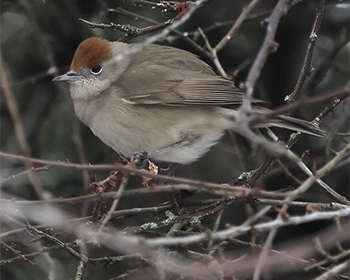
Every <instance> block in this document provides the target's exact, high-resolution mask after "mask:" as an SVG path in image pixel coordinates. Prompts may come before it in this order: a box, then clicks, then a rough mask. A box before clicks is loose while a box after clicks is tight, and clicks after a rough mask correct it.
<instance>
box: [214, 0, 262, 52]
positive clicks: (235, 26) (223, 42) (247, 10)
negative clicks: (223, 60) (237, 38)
mask: <svg viewBox="0 0 350 280" xmlns="http://www.w3.org/2000/svg"><path fill="white" fill-rule="evenodd" d="M258 2H259V0H252V1H251V2H250V3H249V5H248V6H247V7H244V8H243V9H242V13H241V14H240V16H239V17H238V19H237V20H236V21H235V23H234V24H233V26H232V27H231V29H230V31H229V32H228V33H227V34H226V35H225V36H224V37H223V38H222V39H221V41H220V42H219V43H218V44H217V45H216V46H215V48H214V52H215V53H218V52H219V51H220V50H221V49H222V48H223V47H224V46H225V45H226V44H227V42H228V41H229V40H231V38H232V36H233V35H234V33H236V31H238V29H239V27H240V26H241V24H242V23H243V22H244V20H245V19H246V18H247V16H248V14H249V13H250V12H251V10H253V8H254V7H255V5H256V4H257V3H258Z"/></svg>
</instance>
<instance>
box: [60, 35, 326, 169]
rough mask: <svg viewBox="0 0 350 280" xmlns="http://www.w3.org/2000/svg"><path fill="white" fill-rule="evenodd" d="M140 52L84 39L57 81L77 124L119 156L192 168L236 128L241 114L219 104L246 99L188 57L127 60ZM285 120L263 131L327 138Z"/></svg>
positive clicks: (156, 50) (163, 52)
mask: <svg viewBox="0 0 350 280" xmlns="http://www.w3.org/2000/svg"><path fill="white" fill-rule="evenodd" d="M135 45H136V44H126V43H121V42H109V41H107V40H104V39H100V38H96V37H92V38H89V39H86V40H85V41H83V42H82V43H81V44H80V45H79V47H78V48H77V50H76V52H75V55H74V57H73V61H72V64H71V66H70V69H69V71H68V72H67V73H66V74H64V75H61V76H58V77H56V78H54V79H53V81H67V82H68V83H69V85H70V93H71V96H72V99H73V103H74V108H75V112H76V114H77V116H78V118H79V119H80V120H81V121H82V122H83V123H84V124H85V125H87V126H88V127H89V128H90V129H91V130H92V132H93V133H94V134H95V135H96V136H97V137H99V138H100V139H101V140H102V141H103V142H104V143H105V144H106V145H108V146H109V147H111V148H113V149H114V150H115V151H117V152H119V153H121V154H122V155H124V156H127V157H130V156H132V155H133V153H134V152H137V151H141V150H143V151H147V152H148V153H150V155H153V156H154V157H155V160H158V161H165V162H174V163H181V164H189V163H191V162H193V161H195V160H197V159H198V158H200V157H201V156H202V155H203V154H204V153H206V152H207V151H208V150H209V149H210V148H211V147H212V146H213V145H214V144H216V143H217V142H218V140H219V139H220V138H221V137H222V136H223V135H224V133H225V130H226V129H234V126H235V122H234V119H235V116H236V114H237V111H235V110H234V109H228V108H224V107H221V106H220V105H236V107H237V106H239V105H240V104H241V103H242V93H241V91H240V90H239V89H237V88H236V87H235V86H234V84H233V83H232V81H230V80H227V79H224V78H222V77H220V76H218V75H216V74H215V73H214V71H213V70H212V69H211V68H210V66H208V65H207V64H206V63H205V62H203V61H202V60H200V59H199V58H198V57H197V56H195V55H193V54H191V53H189V52H187V51H184V50H180V49H177V48H173V47H167V46H160V45H149V46H146V47H143V48H142V49H141V50H140V51H138V52H135V53H133V54H130V52H129V54H127V55H123V54H125V53H126V52H128V50H130V48H132V47H133V46H135ZM259 111H260V110H257V112H256V114H259V113H258V112H259ZM260 113H261V112H260ZM279 118H280V119H276V120H270V121H268V122H266V123H264V124H259V127H261V126H266V127H269V126H277V127H284V128H288V129H292V130H296V131H300V132H304V133H308V134H311V135H316V136H322V135H323V134H324V133H323V132H322V131H321V130H320V129H319V128H318V127H317V126H315V125H313V124H311V123H310V122H307V121H304V120H299V119H295V118H291V117H287V116H280V117H279Z"/></svg>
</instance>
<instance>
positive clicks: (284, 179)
mask: <svg viewBox="0 0 350 280" xmlns="http://www.w3.org/2000/svg"><path fill="white" fill-rule="evenodd" d="M249 2H250V1H247V0H236V1H231V0H215V1H211V2H209V3H207V4H205V5H204V6H203V7H201V8H200V9H198V10H197V12H196V13H195V14H194V15H193V16H192V17H191V19H190V20H189V21H188V22H187V23H185V24H184V25H183V26H182V27H181V28H180V31H182V32H187V34H188V36H189V37H190V38H192V39H194V40H196V41H197V43H198V44H200V45H204V41H203V40H202V38H201V37H200V36H199V33H198V27H201V28H202V29H203V31H204V32H205V34H206V36H207V37H208V40H209V42H210V43H211V44H212V46H215V45H216V44H217V43H218V42H219V41H220V40H221V39H222V37H223V36H224V35H225V34H226V33H227V32H228V30H229V29H230V28H231V26H232V23H233V20H235V19H236V18H237V17H238V16H239V15H240V13H241V11H242V8H243V7H244V6H245V5H247V4H248V3H249ZM295 2H296V3H297V2H299V3H297V4H296V5H294V6H293V7H291V8H290V9H289V10H288V12H286V14H285V16H284V17H283V18H282V20H281V22H280V25H279V28H278V31H277V35H276V38H275V40H276V42H278V44H279V48H278V51H277V52H276V53H273V54H271V55H270V56H269V58H268V60H267V62H266V64H265V66H264V68H263V70H262V74H261V76H260V78H259V80H258V83H257V85H256V88H255V92H254V97H255V98H258V99H261V100H264V101H266V103H265V105H266V107H269V108H275V107H277V106H279V105H283V104H284V98H285V97H286V96H287V95H288V94H290V93H291V92H292V91H293V89H294V87H295V85H296V82H297V79H298V76H299V73H300V70H301V67H302V65H303V60H304V57H305V52H306V47H307V44H308V41H309V36H310V32H311V29H312V25H313V22H314V19H315V9H316V7H317V4H318V2H319V1H295ZM276 3H277V1H260V3H259V4H258V5H257V6H256V8H255V9H254V10H253V12H252V13H251V14H250V17H249V20H246V21H245V22H244V23H243V24H242V26H241V27H240V29H239V31H238V32H237V33H236V34H235V36H234V37H233V38H232V39H231V40H230V41H229V42H228V44H227V45H226V46H225V47H224V48H223V49H222V50H221V52H220V53H219V54H218V55H219V59H220V62H221V64H222V66H223V68H224V69H225V70H226V72H227V73H230V74H231V75H233V74H234V73H235V77H234V80H235V83H236V85H237V86H239V85H240V84H241V83H243V82H244V81H245V79H246V76H247V74H248V71H249V69H250V66H251V63H252V62H253V61H254V59H255V57H256V54H257V52H258V51H259V49H260V47H261V44H262V41H263V39H264V37H265V30H266V29H265V27H266V23H264V20H266V18H267V17H268V15H269V14H270V12H271V9H273V8H274V7H275V5H276ZM118 7H119V8H122V9H125V10H127V11H130V12H133V13H136V14H140V15H142V16H144V17H148V18H150V19H152V20H154V21H158V22H164V21H166V20H168V19H170V18H173V17H175V16H176V14H177V13H174V12H171V11H164V9H163V10H162V9H158V8H156V9H154V8H153V7H154V6H152V5H147V4H140V3H137V2H133V1H122V0H105V1H104V0H60V1H51V0H30V1H29V0H2V1H1V55H2V59H3V64H4V66H5V69H6V74H7V76H8V79H9V81H10V85H11V88H12V90H13V92H14V96H15V100H16V102H17V104H18V109H19V112H20V117H21V120H22V122H23V127H24V131H25V137H26V139H27V141H28V143H29V148H30V155H31V156H32V157H35V158H41V159H48V160H54V161H58V160H59V161H66V160H68V161H70V162H75V163H79V162H81V163H91V164H108V163H115V162H117V161H118V155H117V154H116V153H115V152H114V151H112V150H111V149H109V148H108V147H106V146H105V145H104V144H103V143H102V142H101V141H100V140H99V139H98V138H96V137H95V136H94V135H93V134H92V133H91V132H90V130H89V129H88V128H86V127H85V126H84V125H83V124H82V123H80V122H79V120H78V119H77V117H76V116H75V113H74V109H73V104H72V101H71V98H70V95H69V91H68V85H66V84H63V83H53V82H52V81H51V80H52V78H54V77H55V76H57V75H60V74H62V73H65V72H66V71H67V70H68V68H69V64H70V62H71V59H72V57H73V55H74V51H75V49H76V47H77V46H78V45H79V43H80V42H81V41H83V40H84V39H86V38H88V37H90V36H100V37H103V38H106V39H108V40H111V41H113V40H118V39H119V38H121V37H123V36H124V33H123V32H121V31H115V30H113V29H111V28H105V29H100V28H90V27H89V26H88V25H87V24H86V23H83V22H81V21H79V18H82V19H85V20H88V21H91V22H94V23H106V24H108V23H110V22H113V23H120V24H130V25H133V26H136V27H140V28H141V27H145V26H148V25H151V23H149V22H147V21H146V20H144V19H142V18H141V17H137V16H130V15H126V14H123V13H120V12H119V13H117V12H108V11H107V9H108V8H112V9H115V8H118ZM349 11H350V10H349V3H348V2H347V1H344V2H342V3H338V2H337V1H327V5H326V9H325V14H324V19H323V21H322V25H321V29H320V32H319V37H318V40H317V43H316V47H315V50H314V54H313V58H312V66H313V67H314V71H313V72H312V73H311V74H310V75H309V76H308V77H307V79H306V82H305V85H304V86H303V88H302V93H301V96H302V97H312V96H317V95H318V94H321V93H325V92H327V91H331V90H334V89H337V88H339V87H341V86H344V85H346V84H347V83H348V81H349V51H350V45H349ZM152 35H153V34H148V35H144V36H140V37H137V38H134V39H132V40H131V41H130V42H143V41H144V40H145V39H146V38H147V36H152ZM157 43H159V44H164V45H171V46H175V47H177V48H181V49H185V50H188V51H190V52H193V53H196V54H198V55H199V56H201V53H198V52H196V50H195V49H193V48H192V47H191V46H190V45H189V44H188V43H187V42H186V41H184V40H182V39H181V38H180V37H178V36H176V35H175V34H173V33H171V34H170V35H169V36H168V37H166V38H164V39H163V40H162V41H161V42H157ZM202 58H203V59H204V60H205V61H206V62H207V63H209V64H210V65H212V66H213V64H212V63H211V61H208V60H207V59H206V58H205V57H202ZM214 69H215V68H214ZM237 70H239V71H237ZM1 82H2V83H3V81H1ZM327 104H330V102H325V103H318V104H315V105H313V106H311V107H307V108H303V109H301V110H298V111H296V112H294V113H293V114H294V116H297V117H300V118H303V119H307V120H312V119H313V118H315V117H316V116H317V114H319V113H320V112H321V111H322V110H323V109H324V108H325V106H326V105H327ZM0 105H1V120H0V121H1V123H0V124H1V127H0V129H1V135H0V149H1V151H2V152H6V153H12V154H18V155H23V154H24V152H23V149H21V148H20V145H19V143H18V140H17V138H16V133H15V130H14V125H13V121H12V119H11V116H10V113H9V109H8V108H9V103H8V101H7V99H6V98H5V97H4V94H3V92H2V93H1V103H0ZM348 114H349V105H348V102H346V101H345V102H343V103H342V104H341V105H339V106H338V107H337V108H336V109H335V110H333V111H332V113H331V114H329V115H328V116H327V117H326V118H325V119H324V120H323V121H322V123H321V128H322V129H324V130H325V131H326V132H327V138H326V139H320V138H315V137H309V136H303V137H302V139H301V140H300V141H299V142H298V143H297V144H296V145H295V147H294V148H293V151H294V152H295V153H296V154H298V155H299V156H301V155H302V154H303V153H304V152H305V151H308V157H307V158H306V162H307V164H308V165H309V166H310V167H311V166H315V167H318V168H320V167H321V166H322V165H324V164H325V163H326V162H328V161H329V159H331V158H332V157H333V155H334V151H339V150H340V149H342V148H344V146H345V145H346V144H347V143H348V141H349V139H348V134H347V133H348V131H349V118H348ZM265 157H266V154H265V152H264V151H263V150H262V149H261V148H259V147H256V146H255V145H251V144H250V143H248V142H247V141H246V140H244V139H242V138H241V137H239V136H235V135H227V136H225V137H224V138H223V139H222V141H221V142H220V143H219V144H218V145H216V146H215V147H214V148H213V149H212V150H211V151H210V152H209V153H208V154H207V155H205V156H204V157H203V158H202V159H201V160H200V161H198V162H196V163H194V164H192V165H190V166H178V167H177V169H176V176H179V177H186V178H193V179H200V180H204V181H210V182H217V183H227V182H235V183H237V184H239V183H242V182H244V181H242V180H239V179H238V177H239V175H241V174H242V172H248V171H251V170H254V169H256V168H258V167H259V166H260V165H261V164H262V163H263V161H264V159H265ZM285 164H286V166H287V167H288V168H289V169H290V170H292V171H293V170H294V171H295V172H296V173H295V174H294V175H295V176H297V177H298V178H300V179H301V180H302V179H305V178H306V176H305V175H304V174H302V173H301V171H299V170H297V169H294V167H293V166H290V163H289V162H288V161H285ZM24 170H25V169H24V166H23V164H16V163H13V162H11V161H8V160H4V159H1V179H2V180H5V179H6V181H5V182H3V183H2V188H1V190H2V196H3V197H6V198H12V197H19V198H25V199H29V200H35V199H38V197H37V195H36V193H35V192H34V190H33V188H32V187H31V183H30V181H29V179H28V177H27V176H16V177H15V178H13V179H9V178H11V176H13V175H16V174H19V173H21V172H23V171H24ZM36 174H37V176H38V177H39V179H40V184H41V185H42V188H43V189H44V190H45V192H46V193H45V195H47V196H48V197H56V198H58V197H73V196H79V195H82V194H89V193H91V191H90V190H89V189H88V184H87V181H86V173H85V181H84V173H83V172H80V171H76V170H71V169H67V168H58V167H50V168H49V170H44V171H40V172H37V173H36ZM107 174H108V173H107V172H94V176H95V177H96V178H97V179H98V180H101V179H103V178H105V177H106V175H107ZM88 175H90V174H88ZM326 181H327V183H328V184H329V185H331V186H332V188H333V189H334V190H336V191H337V192H339V193H340V194H342V195H344V196H346V197H349V189H348V186H349V167H348V166H344V167H342V168H340V169H338V170H337V171H336V173H334V174H333V175H330V176H328V177H327V178H326ZM133 183H134V184H135V185H136V186H139V183H140V182H139V180H138V179H137V178H136V179H134V180H132V181H131V184H130V185H129V186H128V188H133V185H132V184H133ZM294 186H295V182H294V181H293V180H291V179H290V178H288V176H287V175H286V174H285V173H284V172H283V170H282V169H281V168H280V167H279V166H278V165H276V166H275V167H274V168H272V169H271V170H270V171H269V173H268V174H267V175H266V176H264V177H262V178H261V179H260V180H259V181H258V182H256V187H260V188H264V189H268V190H278V189H286V188H293V187H294ZM208 197H209V196H204V195H203V197H199V198H198V199H205V198H208ZM305 199H308V200H311V201H320V202H330V201H332V200H333V198H332V197H330V196H329V195H328V194H326V193H325V191H323V190H321V189H320V188H318V187H314V188H312V189H311V190H310V191H309V192H308V193H307V196H306V197H305ZM167 200H168V197H167V195H166V194H160V195H154V196H152V197H148V196H147V199H144V197H140V200H138V199H137V198H136V199H135V198H134V197H132V198H130V199H129V198H125V199H123V200H121V202H120V204H119V206H118V208H121V209H124V208H132V207H145V206H153V205H157V204H159V203H162V202H164V201H167ZM92 205H93V204H91V205H90V204H88V205H87V206H85V207H86V209H87V210H86V209H85V211H87V212H85V213H86V214H89V213H91V207H92ZM81 208H82V207H81V205H78V206H75V207H73V209H70V210H69V211H70V213H71V214H72V215H73V216H76V217H79V216H81V215H82V209H81ZM232 213H235V214H232ZM239 213H242V214H241V215H240V214H239ZM244 213H246V212H245V206H244V205H243V204H242V205H236V204H235V205H234V206H230V209H229V211H225V213H224V215H223V218H222V225H224V224H225V223H231V224H236V223H242V222H243V221H244V220H245V218H246V214H244ZM135 219H136V218H135ZM138 219H140V220H137V219H136V220H128V221H127V223H131V224H134V223H142V221H147V220H149V219H150V217H149V216H147V217H141V218H138ZM208 220H209V222H208V223H212V219H211V218H208ZM127 223H125V221H121V222H120V223H119V224H118V227H120V228H123V227H125V226H126V225H127ZM320 228H324V225H318V226H316V227H311V226H308V227H297V228H293V229H292V230H290V231H289V232H288V233H287V232H284V234H285V235H286V234H287V235H288V234H289V235H291V236H293V235H294V236H295V234H299V235H303V234H305V233H307V234H310V233H312V232H315V231H317V230H318V229H320ZM285 235H284V236H285ZM3 254H5V253H3ZM62 255H63V256H58V257H57V258H61V257H62V262H60V264H61V265H62V267H61V268H60V269H61V273H63V274H62V275H66V276H62V277H63V278H61V279H69V277H72V276H71V275H74V274H72V271H73V272H74V271H75V269H76V264H75V263H74V264H69V263H68V264H67V263H66V262H65V261H64V260H63V259H64V254H62ZM3 258H6V257H3ZM3 258H2V259H3ZM22 265H23V263H22ZM63 267H64V268H63ZM31 269H33V268H32V267H30V266H29V265H28V264H26V265H23V266H22V267H21V264H20V263H16V264H13V265H12V266H7V267H6V268H5V269H3V270H2V273H3V274H2V275H5V274H6V273H8V275H7V276H3V278H2V279H27V278H26V276H25V275H26V273H28V272H29V271H31V272H32V270H31ZM113 269H115V268H113ZM34 271H35V273H37V275H38V277H37V278H35V279H45V274H43V273H42V272H41V268H40V265H39V267H38V266H37V267H36V268H34ZM99 271H100V270H99V269H95V270H92V271H90V273H91V274H90V277H92V278H89V279H97V278H93V275H97V274H98V273H99ZM95 273H97V274H95ZM105 273H106V277H105V278H99V279H108V277H107V275H108V273H109V271H108V270H107V271H105ZM11 277H12V278H11ZM65 277H66V278H65ZM291 277H295V275H294V276H291ZM285 278H286V277H285ZM271 279H273V278H271ZM286 279H287V278H286ZM290 279H293V278H290ZM294 279H296V278H294ZM298 279H303V278H298ZM305 279H308V278H305Z"/></svg>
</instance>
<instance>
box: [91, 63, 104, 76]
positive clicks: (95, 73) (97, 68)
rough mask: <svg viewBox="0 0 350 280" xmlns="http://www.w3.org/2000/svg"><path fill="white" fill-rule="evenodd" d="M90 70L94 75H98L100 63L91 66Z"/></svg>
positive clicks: (100, 69) (100, 68)
mask: <svg viewBox="0 0 350 280" xmlns="http://www.w3.org/2000/svg"><path fill="white" fill-rule="evenodd" d="M90 72H91V73H92V74H94V75H98V74H100V73H101V72H102V67H101V66H100V65H95V66H94V67H92V68H91V70H90Z"/></svg>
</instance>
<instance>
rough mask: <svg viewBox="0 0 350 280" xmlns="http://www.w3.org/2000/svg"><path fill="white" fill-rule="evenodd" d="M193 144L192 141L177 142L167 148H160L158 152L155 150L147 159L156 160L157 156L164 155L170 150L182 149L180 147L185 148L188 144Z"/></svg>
mask: <svg viewBox="0 0 350 280" xmlns="http://www.w3.org/2000/svg"><path fill="white" fill-rule="evenodd" d="M192 142H193V139H185V140H181V141H179V142H176V143H174V144H172V145H170V146H167V147H164V148H161V149H159V150H156V151H154V152H152V153H149V154H148V158H149V159H154V158H156V157H157V156H160V155H162V154H165V153H167V152H170V151H171V150H173V149H177V148H182V147H185V146H187V145H189V144H191V143H192Z"/></svg>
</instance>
